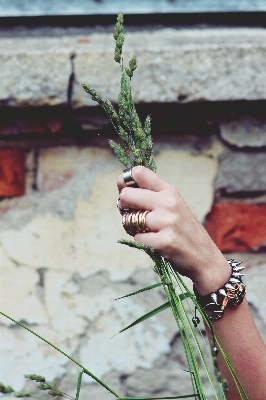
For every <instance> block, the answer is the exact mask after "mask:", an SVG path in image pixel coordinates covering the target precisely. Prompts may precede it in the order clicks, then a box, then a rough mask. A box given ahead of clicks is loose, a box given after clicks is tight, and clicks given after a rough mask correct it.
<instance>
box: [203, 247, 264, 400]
mask: <svg viewBox="0 0 266 400" xmlns="http://www.w3.org/2000/svg"><path fill="white" fill-rule="evenodd" d="M220 254H221V253H220ZM222 257H223V256H222ZM216 265H218V266H219V271H220V275H217V276H216V275H213V274H212V273H209V276H208V275H207V274H206V275H204V278H201V279H200V280H199V281H198V282H197V290H198V291H200V293H201V295H206V294H208V293H211V292H215V291H217V290H218V289H219V288H220V287H222V286H223V285H224V283H225V282H226V281H227V280H228V279H229V277H230V271H228V263H227V261H226V260H225V259H223V260H222V259H221V263H220V264H216ZM230 269H231V267H230ZM214 271H216V269H214ZM247 287H248V283H247ZM247 290H248V288H247ZM211 323H212V327H213V331H214V333H215V336H216V338H217V339H218V341H219V342H220V344H221V346H222V348H223V350H224V351H225V353H226V355H227V356H228V358H229V360H230V362H231V363H232V366H233V368H234V371H235V373H236V375H237V377H238V379H239V381H240V382H241V384H242V385H243V388H244V390H245V392H246V394H247V396H248V399H249V400H262V399H265V396H266V395H265V393H266V346H265V344H264V343H263V341H262V339H261V336H260V334H259V332H258V330H257V327H256V325H255V323H254V320H253V317H252V315H251V311H250V308H249V305H248V302H247V300H246V299H244V301H243V303H242V304H240V305H239V306H237V307H236V308H234V309H232V308H230V307H226V308H225V311H224V314H223V317H222V318H220V319H219V320H217V321H215V320H212V321H211ZM207 333H208V337H209V339H210V340H212V339H213V338H212V333H211V332H210V331H209V329H207ZM218 361H219V368H220V370H221V372H222V375H223V377H224V378H226V379H227V381H228V383H229V392H228V393H227V399H228V400H239V399H241V397H240V395H239V393H238V389H237V386H236V384H235V382H234V380H233V378H232V375H231V373H230V371H229V369H228V367H227V365H226V363H225V361H224V359H223V357H222V354H221V351H220V352H219V355H218Z"/></svg>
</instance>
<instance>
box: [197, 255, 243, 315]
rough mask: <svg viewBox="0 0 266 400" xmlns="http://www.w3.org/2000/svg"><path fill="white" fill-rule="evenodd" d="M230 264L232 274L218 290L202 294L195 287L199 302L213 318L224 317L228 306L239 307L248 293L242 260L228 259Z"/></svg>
mask: <svg viewBox="0 0 266 400" xmlns="http://www.w3.org/2000/svg"><path fill="white" fill-rule="evenodd" d="M228 264H229V265H230V267H231V268H232V274H231V276H230V278H229V280H228V281H227V282H226V283H225V284H224V285H223V286H222V287H221V288H220V289H218V290H217V291H216V292H213V293H209V294H207V295H205V296H201V295H200V294H199V293H198V291H197V289H196V287H195V286H194V287H193V289H194V293H195V296H196V299H197V301H198V303H199V304H200V305H201V307H202V308H203V310H204V311H205V313H206V314H207V315H208V317H209V318H210V319H211V320H218V319H220V318H222V316H223V315H224V310H225V308H226V307H227V306H228V307H230V308H235V307H237V306H238V305H239V304H241V303H242V302H243V300H244V297H245V294H246V285H245V284H244V282H243V280H242V276H244V274H243V273H241V271H242V270H243V269H244V268H245V267H241V266H240V264H241V262H235V261H234V260H233V259H231V260H228Z"/></svg>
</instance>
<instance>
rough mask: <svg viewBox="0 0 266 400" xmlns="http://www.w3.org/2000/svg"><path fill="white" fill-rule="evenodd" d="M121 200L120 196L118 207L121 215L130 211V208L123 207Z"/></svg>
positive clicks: (117, 202)
mask: <svg viewBox="0 0 266 400" xmlns="http://www.w3.org/2000/svg"><path fill="white" fill-rule="evenodd" d="M119 201H120V197H118V199H117V200H116V207H117V208H118V210H119V212H120V214H121V215H123V214H124V213H125V212H127V211H130V208H123V207H121V206H120V204H119Z"/></svg>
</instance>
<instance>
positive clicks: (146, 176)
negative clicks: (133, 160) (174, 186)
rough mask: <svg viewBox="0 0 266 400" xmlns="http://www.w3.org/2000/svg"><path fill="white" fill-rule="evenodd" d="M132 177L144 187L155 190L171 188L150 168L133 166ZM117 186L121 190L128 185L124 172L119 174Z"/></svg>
mask: <svg viewBox="0 0 266 400" xmlns="http://www.w3.org/2000/svg"><path fill="white" fill-rule="evenodd" d="M131 172H132V177H133V179H134V181H135V182H136V183H137V184H138V186H139V187H140V188H142V189H148V190H152V191H154V192H160V191H161V190H165V189H167V188H169V186H170V185H169V184H168V183H166V182H165V181H164V180H162V179H161V178H159V176H158V175H157V174H155V173H154V172H152V171H151V170H149V169H148V168H145V167H142V166H137V167H133V168H132V171H131ZM117 187H118V190H119V192H121V190H122V189H123V188H124V187H126V184H125V182H124V179H123V174H121V175H119V177H118V180H117Z"/></svg>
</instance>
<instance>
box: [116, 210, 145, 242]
mask: <svg viewBox="0 0 266 400" xmlns="http://www.w3.org/2000/svg"><path fill="white" fill-rule="evenodd" d="M149 212H150V211H148V210H138V211H130V212H125V213H124V214H123V216H122V224H123V227H124V229H125V231H126V232H127V233H128V234H129V235H130V236H135V235H136V234H137V233H147V232H151V230H150V229H149V227H148V226H147V223H146V216H147V214H148V213H149Z"/></svg>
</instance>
